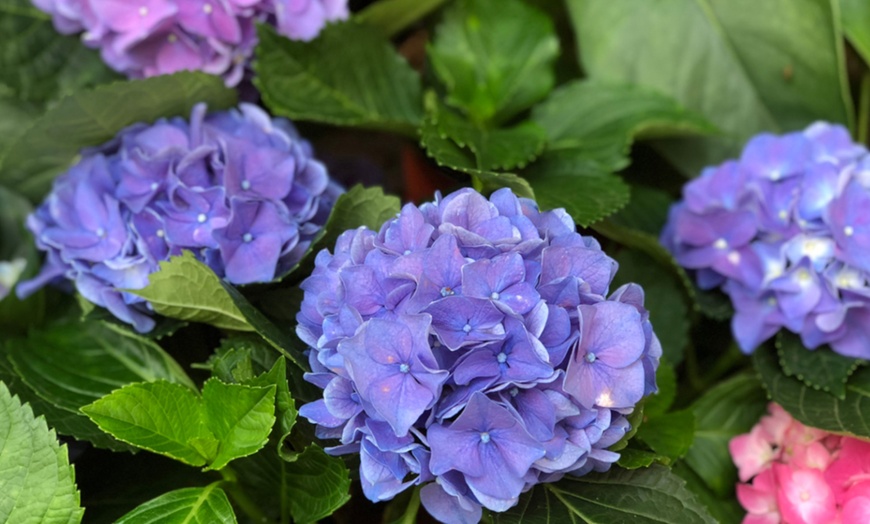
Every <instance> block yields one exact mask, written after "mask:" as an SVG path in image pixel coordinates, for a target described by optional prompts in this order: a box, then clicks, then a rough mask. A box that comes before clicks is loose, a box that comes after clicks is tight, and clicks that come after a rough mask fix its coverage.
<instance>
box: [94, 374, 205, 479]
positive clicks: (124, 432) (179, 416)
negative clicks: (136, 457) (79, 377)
mask: <svg viewBox="0 0 870 524" xmlns="http://www.w3.org/2000/svg"><path fill="white" fill-rule="evenodd" d="M81 410H82V412H83V413H84V414H85V415H87V416H88V417H90V418H91V420H93V421H94V422H96V423H97V425H98V426H99V427H100V429H102V430H103V431H105V432H106V433H109V434H110V435H112V436H113V437H115V438H116V439H118V440H120V441H122V442H126V443H128V444H131V445H133V446H136V447H138V448H142V449H146V450H148V451H152V452H154V453H159V454H161V455H166V456H167V457H170V458H173V459H175V460H179V461H181V462H184V463H185V464H190V465H191V466H204V465H206V464H207V463H208V462H209V461H210V460H211V459H212V458H214V452H215V451H216V450H217V446H218V442H217V441H216V439H215V438H214V437H213V436H212V435H211V434H210V432H209V431H208V429H207V428H206V425H205V420H204V419H205V417H204V414H203V408H202V400H201V399H200V397H199V396H197V394H196V393H194V392H193V391H192V390H191V389H190V388H187V387H184V386H182V385H179V384H173V383H170V382H162V381H161V382H145V383H139V384H131V385H129V386H125V387H123V388H121V389H119V390H116V391H114V392H112V393H111V394H110V395H107V396H105V397H103V398H101V399H99V400H97V401H96V402H94V403H92V404H89V405H87V406H84V407H82V408H81Z"/></svg>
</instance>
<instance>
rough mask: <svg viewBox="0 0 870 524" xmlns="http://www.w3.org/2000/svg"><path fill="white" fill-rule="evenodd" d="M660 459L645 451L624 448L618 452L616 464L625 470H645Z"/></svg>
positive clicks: (658, 456) (659, 456)
mask: <svg viewBox="0 0 870 524" xmlns="http://www.w3.org/2000/svg"><path fill="white" fill-rule="evenodd" d="M662 458H663V457H662V456H661V455H658V454H656V453H654V452H652V451H647V450H645V449H635V448H625V449H623V450H620V452H619V460H617V461H616V464H617V465H618V466H620V467H621V468H625V469H638V468H647V467H649V466H651V465H652V464H654V463H656V462H657V461H659V460H660V459H662ZM666 460H667V459H666Z"/></svg>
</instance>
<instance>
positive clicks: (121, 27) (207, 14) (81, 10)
mask: <svg viewBox="0 0 870 524" xmlns="http://www.w3.org/2000/svg"><path fill="white" fill-rule="evenodd" d="M347 1H348V0H183V1H182V0H136V1H134V0H33V3H34V4H35V5H36V6H37V7H38V8H39V9H41V10H43V11H45V12H46V13H49V14H50V15H51V16H52V18H53V21H54V26H55V28H56V29H57V30H58V31H59V32H61V33H64V34H75V33H82V40H83V41H84V43H85V44H86V45H88V46H90V47H93V48H98V49H100V52H101V53H102V56H103V60H104V61H105V62H106V64H108V65H109V66H110V67H111V68H113V69H115V70H116V71H119V72H122V73H124V74H126V75H127V76H129V77H131V78H143V77H149V76H155V75H162V74H168V73H174V72H176V71H181V70H196V71H205V72H206V73H210V74H213V75H220V76H223V77H224V79H225V81H226V83H227V85H228V86H234V85H236V84H238V83H239V81H241V79H242V77H243V75H244V71H245V66H246V65H247V63H248V59H249V58H250V57H251V55H252V53H253V50H254V46H255V45H256V44H257V35H256V27H255V26H256V23H257V22H268V23H272V24H273V25H275V26H276V27H277V29H278V32H279V33H281V34H282V35H285V36H287V37H289V38H292V39H294V40H311V39H313V38H314V37H316V36H317V34H318V33H320V30H321V29H323V27H324V26H325V25H326V23H327V22H330V21H334V20H342V19H345V18H347V17H348V14H349V12H348V7H347Z"/></svg>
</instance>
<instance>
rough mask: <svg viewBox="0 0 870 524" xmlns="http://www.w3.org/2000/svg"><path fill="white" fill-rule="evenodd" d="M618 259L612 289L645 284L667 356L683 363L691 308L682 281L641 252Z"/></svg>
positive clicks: (626, 252) (652, 317) (628, 252)
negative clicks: (684, 294) (617, 268)
mask: <svg viewBox="0 0 870 524" xmlns="http://www.w3.org/2000/svg"><path fill="white" fill-rule="evenodd" d="M614 259H615V260H616V261H617V262H618V263H619V270H618V271H617V272H616V277H615V278H614V282H613V285H612V286H611V289H616V288H617V287H618V286H621V285H623V284H626V283H629V282H633V283H635V284H640V285H641V286H643V291H644V307H645V308H646V309H648V310H649V314H650V321H651V322H652V326H653V330H654V331H655V333H656V335H657V336H658V337H659V341H660V342H661V343H662V351H663V352H664V356H665V358H666V359H667V360H668V361H669V362H673V363H675V364H679V363H680V362H682V361H683V353H684V352H685V349H686V344H687V343H688V341H689V318H688V317H689V308H688V307H687V306H686V300H685V298H684V296H683V289H682V287H681V286H682V284H681V283H680V281H679V280H678V278H677V277H676V276H674V274H673V273H672V272H670V271H668V269H667V268H665V267H662V266H661V265H659V264H657V263H656V262H655V261H654V260H653V259H652V258H650V256H649V255H647V254H645V253H643V252H641V251H638V250H633V249H627V250H622V251H620V252H618V253H617V254H616V256H615V257H614Z"/></svg>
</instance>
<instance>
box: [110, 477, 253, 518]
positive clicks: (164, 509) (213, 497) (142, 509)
mask: <svg viewBox="0 0 870 524" xmlns="http://www.w3.org/2000/svg"><path fill="white" fill-rule="evenodd" d="M217 486H218V485H217V484H216V483H215V484H211V485H208V486H206V487H204V488H184V489H177V490H175V491H170V492H169V493H165V494H163V495H160V496H159V497H157V498H155V499H153V500H149V501H148V502H146V503H144V504H142V505H141V506H138V507H137V508H136V509H134V510H133V511H131V512H130V513H127V514H126V515H124V516H123V517H121V518H120V519H118V522H117V524H153V523H156V522H159V523H161V524H235V522H236V515H235V513H233V507H232V506H231V505H230V501H229V499H227V495H226V493H224V490H222V489H220V488H219V487H217Z"/></svg>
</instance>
